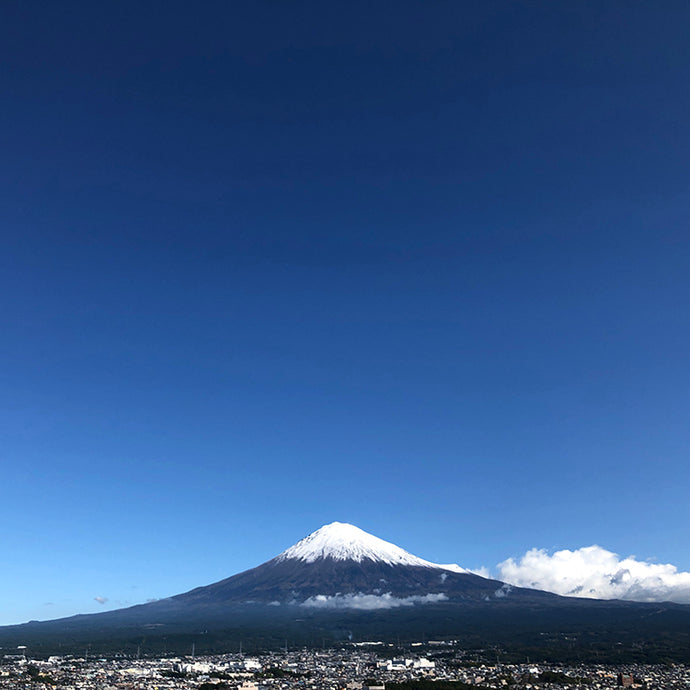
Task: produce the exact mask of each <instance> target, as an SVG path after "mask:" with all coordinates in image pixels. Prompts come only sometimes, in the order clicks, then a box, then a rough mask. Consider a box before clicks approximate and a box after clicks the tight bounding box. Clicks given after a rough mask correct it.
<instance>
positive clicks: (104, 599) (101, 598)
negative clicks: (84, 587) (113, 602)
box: [93, 597, 108, 604]
mask: <svg viewBox="0 0 690 690" xmlns="http://www.w3.org/2000/svg"><path fill="white" fill-rule="evenodd" d="M93 600H94V601H97V602H98V603H99V604H105V602H106V601H108V597H94V598H93Z"/></svg>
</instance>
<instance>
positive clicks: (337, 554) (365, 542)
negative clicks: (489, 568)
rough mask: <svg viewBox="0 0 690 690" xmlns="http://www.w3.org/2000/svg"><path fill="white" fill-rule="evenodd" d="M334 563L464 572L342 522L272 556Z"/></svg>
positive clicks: (454, 566) (308, 561)
mask: <svg viewBox="0 0 690 690" xmlns="http://www.w3.org/2000/svg"><path fill="white" fill-rule="evenodd" d="M327 558H330V559H333V560H335V561H356V562H357V563H361V562H362V561H364V560H369V561H374V562H375V563H386V564H388V565H412V566H418V567H423V568H440V569H442V570H450V571H453V572H456V573H462V572H465V570H464V569H463V568H461V567H460V566H458V565H439V564H438V563H431V562H430V561H425V560H424V559H423V558H419V557H418V556H413V555H412V554H411V553H408V552H407V551H405V550H404V549H401V548H400V547H399V546H396V545H395V544H391V543H390V542H387V541H384V540H383V539H379V538H378V537H375V536H374V535H373V534H369V533H368V532H365V531H364V530H362V529H360V528H359V527H355V526H354V525H350V524H348V523H346V522H332V523H330V524H329V525H324V526H323V527H321V529H317V530H316V532H312V533H311V534H310V535H309V536H308V537H305V538H304V539H302V540H300V541H298V542H297V543H296V544H295V545H294V546H291V547H290V548H289V549H287V550H286V551H283V553H281V554H280V555H279V556H277V557H276V559H275V560H276V561H286V560H298V561H303V562H305V563H314V562H315V561H317V560H320V559H327Z"/></svg>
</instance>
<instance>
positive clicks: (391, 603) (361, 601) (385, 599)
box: [301, 592, 448, 611]
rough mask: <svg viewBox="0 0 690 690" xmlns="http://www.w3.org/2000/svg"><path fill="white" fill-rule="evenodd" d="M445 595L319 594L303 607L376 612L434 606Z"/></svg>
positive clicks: (308, 600) (443, 599) (304, 603)
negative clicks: (378, 610) (420, 605)
mask: <svg viewBox="0 0 690 690" xmlns="http://www.w3.org/2000/svg"><path fill="white" fill-rule="evenodd" d="M447 599H448V597H447V596H446V595H445V594H425V595H423V596H410V597H402V598H400V597H394V596H393V595H392V594H390V593H386V594H363V593H361V592H359V593H357V594H336V595H334V596H327V595H325V594H319V595H317V596H314V597H309V599H307V600H305V601H303V602H302V604H301V605H302V606H306V607H308V608H317V609H357V610H359V611H374V610H377V609H394V608H398V607H400V606H414V605H415V604H433V603H435V602H438V601H445V600H447Z"/></svg>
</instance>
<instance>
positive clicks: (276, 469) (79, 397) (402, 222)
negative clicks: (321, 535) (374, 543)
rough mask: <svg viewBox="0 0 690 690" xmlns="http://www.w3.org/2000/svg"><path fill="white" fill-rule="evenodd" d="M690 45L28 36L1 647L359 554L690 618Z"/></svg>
mask: <svg viewBox="0 0 690 690" xmlns="http://www.w3.org/2000/svg"><path fill="white" fill-rule="evenodd" d="M689 19H690V9H689V8H688V5H687V3H677V2H667V3H661V4H654V5H651V4H649V3H643V2H626V3H621V2H612V3H605V4H600V3H589V2H583V3H546V2H542V3H525V4H522V3H507V2H482V3H457V2H434V3H422V2H408V1H407V0H403V1H402V2H396V3H394V4H393V3H359V2H347V3H341V2H331V3H315V2H303V3H286V4H281V3H272V2H253V3H248V4H246V5H240V4H239V3H221V2H208V3H203V4H202V5H201V6H193V7H192V6H191V5H190V4H188V3H179V2H166V3H162V2H146V3H133V2H128V1H124V2H118V3H116V4H106V5H105V6H104V5H103V4H101V3H99V4H94V3H87V2H82V1H79V0H74V1H73V2H65V3H59V4H58V3H20V2H6V3H4V4H3V5H2V7H1V8H0V64H2V65H3V67H4V69H2V70H1V71H0V93H2V94H3V99H2V100H3V105H2V108H0V132H1V134H0V137H2V156H0V195H2V196H1V199H0V281H1V283H0V285H1V287H2V294H3V299H2V301H1V303H0V304H1V311H0V332H1V333H2V336H1V337H0V405H1V406H2V407H1V410H2V413H1V414H0V461H1V463H2V484H1V486H2V488H3V491H2V500H1V501H0V519H1V520H2V524H3V527H4V529H3V538H2V540H1V541H0V547H1V549H2V551H1V552H0V557H1V559H2V563H3V567H2V568H0V625H8V624H14V623H21V622H25V621H28V620H30V619H38V620H45V619H52V618H58V617H62V616H68V615H73V614H77V613H90V612H97V611H106V610H111V609H116V608H120V607H123V606H128V605H131V604H137V603H143V602H146V601H148V600H154V599H160V598H163V597H168V596H171V595H174V594H178V593H181V592H185V591H187V590H189V589H192V588H194V587H197V586H200V585H206V584H209V583H212V582H215V581H218V580H221V579H223V578H226V577H228V576H230V575H233V574H235V573H238V572H240V571H243V570H246V569H248V568H253V567H255V566H257V565H258V564H260V563H263V562H264V561H266V560H268V559H271V558H273V557H274V556H276V555H277V554H279V553H280V552H282V551H283V550H285V549H287V548H288V547H290V546H291V545H292V544H294V543H295V542H297V541H298V540H299V539H301V538H302V537H304V536H306V535H307V534H309V533H311V532H313V531H314V530H316V529H318V528H319V527H321V526H322V525H324V524H327V523H332V522H334V521H342V522H346V523H352V524H354V525H357V526H358V527H360V528H362V529H364V530H366V531H367V532H371V533H372V534H374V535H376V536H378V537H381V538H382V539H385V540H387V541H390V542H393V543H394V544H396V545H399V546H400V547H402V548H404V549H405V550H407V551H409V552H410V553H412V554H414V555H415V556H418V557H420V558H422V559H426V560H428V561H431V562H433V563H446V564H447V563H457V564H458V565H459V566H460V567H462V568H464V569H468V570H471V571H474V572H478V573H480V574H484V575H490V576H492V577H494V578H497V579H500V580H504V581H506V582H511V583H513V584H515V585H519V586H523V587H537V588H539V589H545V590H547V591H553V592H556V593H558V594H577V595H579V596H589V597H595V598H607V599H608V598H623V599H632V600H639V601H665V600H672V601H676V602H679V603H690V553H689V552H688V549H687V537H688V527H687V526H688V525H689V524H690V505H689V503H688V500H687V489H688V484H689V481H690V470H689V469H688V462H687V457H688V447H689V443H688V442H689V441H690V426H689V425H688V413H689V412H690V402H689V397H688V392H689V391H690V368H689V367H688V357H687V350H688V348H687V343H688V342H689V336H690V311H689V310H688V308H687V305H688V299H689V298H690V233H689V232H688V227H690V226H689V223H688V221H689V220H690V219H689V217H688V216H689V213H688V209H689V206H688V172H687V160H688V154H689V153H690V152H689V151H688V144H689V143H690V139H689V136H688V135H689V134H690V132H689V130H688V121H689V120H688V105H689V100H690V88H688V87H689V86H690V84H688V69H687V68H688V64H689V63H690V46H689V45H688V41H687V35H688V20H689Z"/></svg>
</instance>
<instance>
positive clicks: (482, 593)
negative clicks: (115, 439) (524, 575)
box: [0, 522, 690, 653]
mask: <svg viewBox="0 0 690 690" xmlns="http://www.w3.org/2000/svg"><path fill="white" fill-rule="evenodd" d="M689 627H690V606H687V605H686V606H683V605H678V604H670V603H669V604H643V603H635V602H622V601H596V600H592V599H580V598H575V597H562V596H558V595H556V594H551V593H548V592H543V591H539V590H534V589H526V588H521V587H513V586H511V585H508V584H506V583H504V582H500V581H498V580H492V579H488V578H485V577H481V576H479V575H476V574H474V573H472V572H470V571H467V570H465V569H464V568H462V567H460V566H459V565H455V564H439V563H432V562H430V561H427V560H424V559H422V558H420V557H418V556H415V555H413V554H411V553H408V552H407V551H405V550H404V549H402V548H400V547H399V546H396V545H395V544H391V543H389V542H387V541H384V540H382V539H379V538H378V537H375V536H373V535H371V534H368V533H367V532H364V531H363V530H361V529H359V528H358V527H355V526H354V525H350V524H346V523H339V522H334V523H331V524H329V525H325V526H323V527H321V528H320V529H318V530H317V531H316V532H313V533H312V534H310V535H309V536H307V537H305V538H304V539H302V540H301V541H299V542H297V543H296V544H295V545H294V546H291V547H290V548H288V549H286V550H285V551H283V552H282V553H280V554H279V555H277V556H276V557H275V558H272V559H271V560H269V561H267V562H265V563H263V564H261V565H259V566H257V567H256V568H252V569H251V570H246V571H244V572H241V573H239V574H237V575H233V576H232V577H229V578H227V579H224V580H221V581H220V582H216V583H213V584H210V585H206V586H203V587H198V588H196V589H193V590H191V591H188V592H185V593H183V594H178V595H176V596H172V597H168V598H166V599H160V600H158V601H154V602H150V603H147V604H141V605H138V606H132V607H129V608H125V609H119V610H116V611H108V612H103V613H97V614H89V615H80V616H72V617H70V618H62V619H58V620H53V621H45V622H37V621H32V622H31V623H26V624H23V625H16V626H5V627H2V628H0V646H5V645H8V644H9V645H26V644H30V645H32V647H33V648H34V649H43V650H46V652H47V651H49V650H55V649H56V648H60V649H63V650H64V649H65V648H70V647H72V648H75V649H76V648H78V647H79V645H83V644H84V643H89V644H94V645H100V647H101V648H102V649H109V650H111V651H115V650H118V649H119V650H123V649H130V650H131V648H132V647H134V648H135V649H136V648H137V647H138V646H140V645H141V644H142V643H144V642H145V643H146V645H148V646H149V647H152V648H158V649H159V651H162V650H163V649H167V650H171V649H174V648H176V647H177V648H180V647H184V646H185V645H187V644H188V643H189V641H190V640H194V641H195V644H197V648H198V649H199V650H201V646H200V645H201V644H202V642H203V644H205V645H206V646H207V647H208V651H216V652H217V651H222V650H227V649H229V648H232V647H233V646H235V645H237V644H238V642H239V641H240V640H242V641H244V642H245V645H246V646H245V649H247V648H248V646H247V645H249V646H250V645H252V643H253V644H254V646H255V647H256V648H264V649H265V648H271V647H273V648H275V646H277V645H278V644H280V645H282V643H283V641H284V640H285V639H286V638H290V639H291V640H292V641H293V642H295V643H300V644H314V643H319V644H320V643H321V641H322V640H325V639H329V640H356V639H360V640H362V639H365V640H366V639H378V640H389V641H390V640H393V639H408V640H415V639H417V640H419V639H420V638H422V639H423V638H424V637H430V636H432V637H433V639H442V638H452V639H456V640H465V641H467V642H468V643H469V642H471V643H472V644H483V645H485V644H496V643H499V642H500V643H501V644H504V645H505V644H518V643H519V645H523V646H524V645H527V644H528V645H529V646H530V648H534V646H535V645H536V646H540V645H543V643H544V640H550V644H551V643H553V644H555V645H558V644H567V645H569V648H570V649H572V648H573V644H574V643H573V640H578V639H580V637H579V636H581V637H582V639H583V640H584V639H585V636H586V640H587V641H586V644H587V645H590V647H591V645H592V644H593V640H595V641H596V640H605V641H606V644H609V642H610V644H612V645H613V644H621V640H623V641H625V640H629V641H630V644H631V645H633V644H635V645H638V644H640V643H642V644H648V642H649V640H654V639H657V638H658V637H659V635H664V636H666V637H665V638H664V639H673V640H675V639H676V638H675V637H673V636H674V635H676V633H675V632H674V631H678V630H679V631H681V632H679V633H678V635H680V636H681V637H678V639H681V638H682V635H685V636H686V637H687V635H686V632H685V631H687V629H688V628H689ZM563 630H568V631H569V632H568V634H567V636H566V637H563V635H564V634H565V633H563V632H562V631H563ZM578 631H579V632H578ZM592 635H594V637H592ZM669 635H670V636H671V637H670V638H669ZM544 636H546V637H544ZM561 637H563V640H567V642H563V640H561ZM682 639H685V638H682ZM559 640H560V642H559ZM611 640H615V643H614V642H613V641H611ZM252 641H253V642H252ZM686 643H687V640H686V642H683V643H682V645H681V648H682V649H683V650H684V649H685V647H686V646H688V645H687V644H686ZM673 644H676V642H673ZM648 648H649V647H648ZM683 653H684V652H683Z"/></svg>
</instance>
